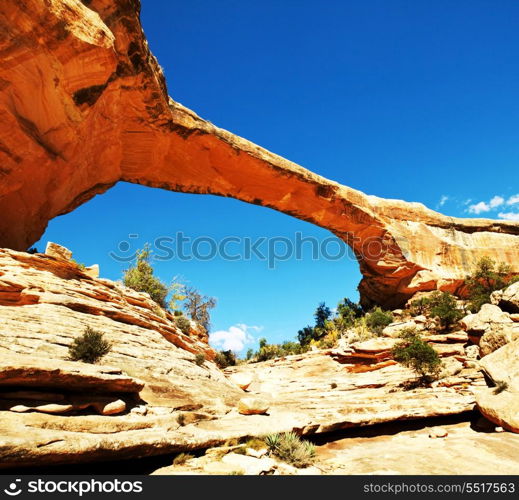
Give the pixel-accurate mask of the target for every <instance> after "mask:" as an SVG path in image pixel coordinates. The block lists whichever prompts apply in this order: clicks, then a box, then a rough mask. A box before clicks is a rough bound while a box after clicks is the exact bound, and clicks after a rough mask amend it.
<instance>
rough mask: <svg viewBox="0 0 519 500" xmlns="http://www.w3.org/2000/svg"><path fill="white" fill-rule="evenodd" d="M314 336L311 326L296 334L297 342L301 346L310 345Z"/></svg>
mask: <svg viewBox="0 0 519 500" xmlns="http://www.w3.org/2000/svg"><path fill="white" fill-rule="evenodd" d="M314 336H315V332H314V329H313V328H312V327H311V326H305V327H304V328H302V329H301V330H299V331H298V332H297V340H298V341H299V343H300V344H301V345H302V346H307V345H308V344H310V342H311V340H312V339H313V338H314Z"/></svg>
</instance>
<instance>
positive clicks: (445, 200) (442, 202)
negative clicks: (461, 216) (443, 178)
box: [438, 194, 449, 207]
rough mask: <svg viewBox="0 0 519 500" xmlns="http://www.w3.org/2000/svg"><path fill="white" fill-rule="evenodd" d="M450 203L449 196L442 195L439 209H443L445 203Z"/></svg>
mask: <svg viewBox="0 0 519 500" xmlns="http://www.w3.org/2000/svg"><path fill="white" fill-rule="evenodd" d="M448 201H449V197H448V196H447V195H445V194H444V195H442V197H441V198H440V201H439V202H438V207H443V205H445V203H447V202H448Z"/></svg>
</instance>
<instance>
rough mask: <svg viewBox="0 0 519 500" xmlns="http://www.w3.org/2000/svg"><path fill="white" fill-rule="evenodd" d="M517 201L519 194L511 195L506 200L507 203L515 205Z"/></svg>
mask: <svg viewBox="0 0 519 500" xmlns="http://www.w3.org/2000/svg"><path fill="white" fill-rule="evenodd" d="M516 203H519V194H514V195H513V196H510V198H508V200H507V201H506V204H507V205H515V204H516Z"/></svg>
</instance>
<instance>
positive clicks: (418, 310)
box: [410, 297, 431, 316]
mask: <svg viewBox="0 0 519 500" xmlns="http://www.w3.org/2000/svg"><path fill="white" fill-rule="evenodd" d="M430 307H431V300H430V299H429V298H428V297H420V298H419V299H416V300H413V302H411V304H410V309H411V315H412V316H420V315H423V314H427V313H428V312H429V309H430Z"/></svg>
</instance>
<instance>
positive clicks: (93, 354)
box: [68, 326, 112, 363]
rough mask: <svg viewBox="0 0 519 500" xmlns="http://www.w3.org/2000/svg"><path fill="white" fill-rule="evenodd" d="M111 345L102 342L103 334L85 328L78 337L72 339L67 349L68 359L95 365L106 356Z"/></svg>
mask: <svg viewBox="0 0 519 500" xmlns="http://www.w3.org/2000/svg"><path fill="white" fill-rule="evenodd" d="M111 348H112V345H111V344H110V343H109V342H107V341H106V340H104V338H103V334H102V333H101V332H98V331H97V330H94V329H92V328H90V327H89V326H87V327H86V328H85V332H84V333H83V335H81V336H80V337H78V338H76V339H74V341H73V342H72V344H71V345H70V347H69V351H68V354H69V358H70V359H71V360H72V361H84V362H85V363H95V362H96V361H98V360H99V359H101V358H102V357H103V356H105V355H106V354H108V353H109V352H110V350H111Z"/></svg>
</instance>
